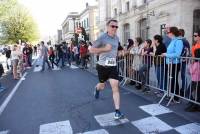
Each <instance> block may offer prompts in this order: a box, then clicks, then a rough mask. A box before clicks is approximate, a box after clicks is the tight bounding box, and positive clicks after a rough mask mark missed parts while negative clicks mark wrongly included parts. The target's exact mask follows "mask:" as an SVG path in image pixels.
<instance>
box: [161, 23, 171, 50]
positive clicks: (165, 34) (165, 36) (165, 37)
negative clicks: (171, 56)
mask: <svg viewBox="0 0 200 134" xmlns="http://www.w3.org/2000/svg"><path fill="white" fill-rule="evenodd" d="M169 28H170V27H169V25H168V26H166V28H165V30H164V35H163V44H165V47H166V48H167V47H168V46H169V44H170V42H171V40H172V39H171V38H170V37H169V36H168V35H167V32H168V31H169Z"/></svg>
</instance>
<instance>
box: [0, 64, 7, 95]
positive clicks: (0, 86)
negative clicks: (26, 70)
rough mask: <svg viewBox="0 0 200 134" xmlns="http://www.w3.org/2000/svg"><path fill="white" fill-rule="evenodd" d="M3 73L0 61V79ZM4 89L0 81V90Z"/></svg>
mask: <svg viewBox="0 0 200 134" xmlns="http://www.w3.org/2000/svg"><path fill="white" fill-rule="evenodd" d="M3 73H4V69H3V65H2V64H1V63H0V79H1V77H2V75H3ZM5 89H6V88H5V87H3V86H2V85H1V81H0V92H2V91H4V90H5Z"/></svg>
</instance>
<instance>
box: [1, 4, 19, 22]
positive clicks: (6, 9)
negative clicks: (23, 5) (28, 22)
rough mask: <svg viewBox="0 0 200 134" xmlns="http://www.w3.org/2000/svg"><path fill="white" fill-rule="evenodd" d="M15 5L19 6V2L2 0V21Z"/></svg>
mask: <svg viewBox="0 0 200 134" xmlns="http://www.w3.org/2000/svg"><path fill="white" fill-rule="evenodd" d="M15 5H17V0H0V19H1V17H2V16H3V15H4V14H6V12H7V11H8V10H10V9H11V8H12V7H14V6H15Z"/></svg>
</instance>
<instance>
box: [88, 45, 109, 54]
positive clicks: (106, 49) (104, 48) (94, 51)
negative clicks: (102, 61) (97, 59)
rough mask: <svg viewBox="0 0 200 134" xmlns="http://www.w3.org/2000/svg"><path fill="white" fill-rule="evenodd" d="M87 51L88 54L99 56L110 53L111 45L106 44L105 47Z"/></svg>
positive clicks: (90, 48) (92, 48) (91, 48)
mask: <svg viewBox="0 0 200 134" xmlns="http://www.w3.org/2000/svg"><path fill="white" fill-rule="evenodd" d="M88 49H89V52H90V53H93V54H100V53H104V52H109V51H111V50H112V45H110V44H106V45H105V47H101V48H95V47H89V48H88Z"/></svg>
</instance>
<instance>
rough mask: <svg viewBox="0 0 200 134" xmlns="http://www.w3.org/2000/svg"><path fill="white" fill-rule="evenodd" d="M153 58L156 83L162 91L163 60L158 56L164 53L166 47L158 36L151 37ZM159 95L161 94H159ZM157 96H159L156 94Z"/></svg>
mask: <svg viewBox="0 0 200 134" xmlns="http://www.w3.org/2000/svg"><path fill="white" fill-rule="evenodd" d="M152 46H153V56H154V65H155V71H156V77H157V81H158V85H159V88H160V89H161V90H164V89H165V88H164V87H163V85H164V81H163V80H164V65H165V62H164V58H163V57H161V56H160V55H161V54H163V53H166V51H167V49H166V46H165V45H164V44H163V38H162V36H160V35H155V36H154V37H153V44H152ZM160 93H161V92H160ZM158 95H159V94H158Z"/></svg>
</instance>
